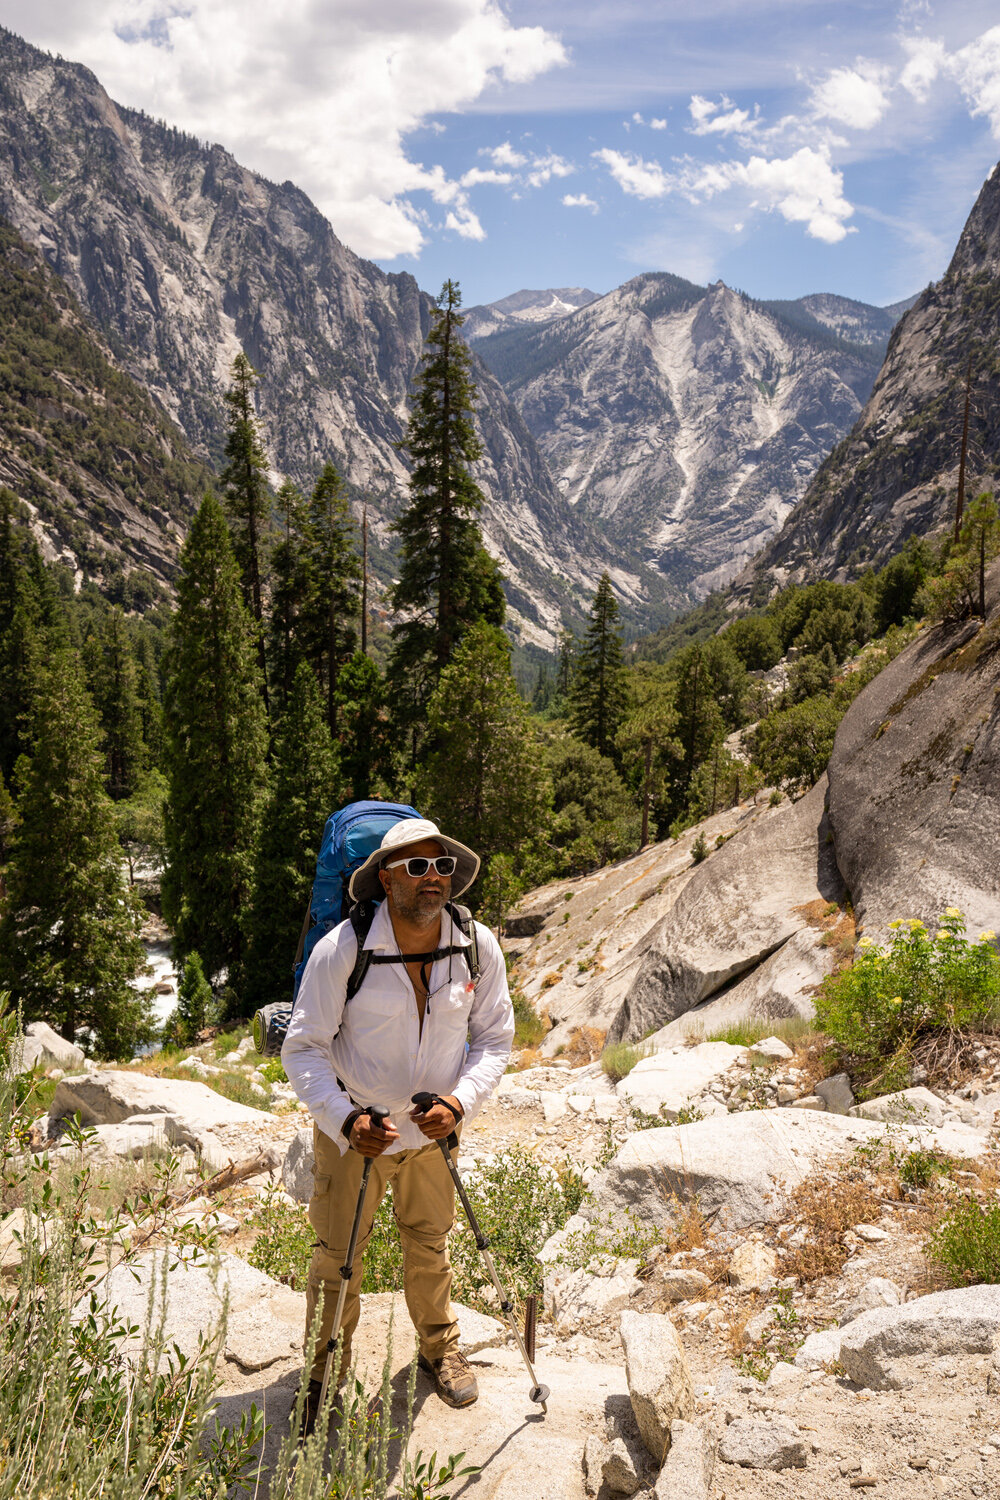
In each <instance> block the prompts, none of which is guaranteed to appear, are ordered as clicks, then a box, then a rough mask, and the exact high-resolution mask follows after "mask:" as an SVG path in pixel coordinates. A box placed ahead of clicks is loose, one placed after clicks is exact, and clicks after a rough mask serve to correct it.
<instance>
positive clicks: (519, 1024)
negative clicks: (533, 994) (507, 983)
mask: <svg viewBox="0 0 1000 1500" xmlns="http://www.w3.org/2000/svg"><path fill="white" fill-rule="evenodd" d="M510 998H511V1003H512V1004H513V1006H514V1047H515V1049H517V1050H520V1049H521V1048H524V1047H537V1046H538V1043H539V1042H540V1041H541V1040H542V1037H543V1036H544V1035H545V1022H544V1021H543V1020H542V1018H541V1016H540V1015H539V1014H538V1012H537V1011H536V1010H535V1007H534V1006H533V1005H532V1003H531V1001H530V1000H529V999H528V997H527V995H525V994H523V993H522V991H521V990H520V989H519V988H518V987H517V985H516V984H515V985H513V986H512V988H511V992H510Z"/></svg>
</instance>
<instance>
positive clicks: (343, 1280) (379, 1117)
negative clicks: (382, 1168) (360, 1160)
mask: <svg viewBox="0 0 1000 1500" xmlns="http://www.w3.org/2000/svg"><path fill="white" fill-rule="evenodd" d="M365 1113H366V1114H367V1115H368V1117H369V1119H370V1120H371V1122H372V1124H373V1125H374V1126H375V1128H376V1129H377V1130H381V1129H382V1121H383V1120H386V1119H388V1116H389V1111H388V1110H387V1109H382V1108H380V1107H379V1106H378V1105H377V1104H376V1105H373V1106H372V1108H371V1109H369V1110H366V1111H365ZM374 1160H375V1158H374V1156H366V1157H365V1166H364V1171H363V1172H362V1173H361V1187H360V1188H359V1190H358V1206H357V1208H356V1209H355V1210H354V1223H353V1224H352V1225H351V1238H350V1240H349V1241H348V1244H347V1259H346V1261H345V1262H344V1264H343V1265H342V1266H341V1268H340V1292H339V1294H338V1296H337V1310H336V1312H335V1313H334V1315H333V1331H332V1333H331V1334H330V1337H329V1339H328V1340H327V1345H326V1364H325V1365H324V1366H323V1384H322V1386H321V1387H320V1393H319V1408H318V1409H319V1411H322V1410H323V1403H324V1402H325V1400H326V1393H327V1389H328V1387H329V1385H330V1374H331V1371H332V1370H333V1356H334V1354H335V1353H336V1350H337V1335H338V1334H339V1333H340V1320H341V1318H342V1317H343V1316H344V1303H345V1302H346V1301H347V1288H348V1286H349V1284H350V1280H351V1277H352V1276H353V1275H354V1252H355V1250H356V1249H357V1245H358V1233H359V1231H360V1229H361V1215H362V1213H363V1212H364V1207H365V1193H366V1192H367V1190H368V1179H369V1177H370V1176H371V1170H372V1162H373V1161H374Z"/></svg>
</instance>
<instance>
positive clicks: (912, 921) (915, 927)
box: [906, 917, 925, 932]
mask: <svg viewBox="0 0 1000 1500" xmlns="http://www.w3.org/2000/svg"><path fill="white" fill-rule="evenodd" d="M906 925H907V927H908V928H909V929H910V931H911V932H923V931H924V930H925V929H924V924H923V922H921V920H920V918H919V917H910V918H909V919H908V921H907V923H906Z"/></svg>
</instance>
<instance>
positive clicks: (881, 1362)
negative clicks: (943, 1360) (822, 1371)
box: [840, 1284, 1000, 1391]
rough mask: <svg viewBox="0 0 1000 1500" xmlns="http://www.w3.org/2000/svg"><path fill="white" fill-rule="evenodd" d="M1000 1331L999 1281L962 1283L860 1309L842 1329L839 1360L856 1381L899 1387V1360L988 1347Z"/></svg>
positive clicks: (882, 1388)
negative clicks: (892, 1304)
mask: <svg viewBox="0 0 1000 1500" xmlns="http://www.w3.org/2000/svg"><path fill="white" fill-rule="evenodd" d="M998 1336H1000V1285H992V1284H987V1285H982V1286H968V1287H958V1288H956V1289H954V1290H952V1291H947V1292H931V1293H930V1294H929V1295H928V1296H926V1297H917V1298H916V1299H915V1300H914V1301H913V1302H905V1303H903V1305H902V1306H901V1307H879V1308H874V1309H872V1311H871V1312H866V1313H862V1314H861V1316H860V1318H855V1320H854V1322H853V1323H849V1324H848V1325H847V1326H846V1327H845V1328H842V1329H841V1330H840V1362H841V1364H842V1365H843V1366H844V1369H845V1370H846V1372H847V1374H848V1375H849V1376H850V1378H851V1379H852V1380H853V1381H854V1382H855V1383H856V1384H857V1385H863V1386H868V1387H869V1388H870V1389H872V1390H878V1391H891V1390H900V1389H901V1388H902V1387H903V1384H904V1381H903V1379H902V1378H901V1377H900V1376H898V1375H897V1374H896V1373H895V1371H894V1369H893V1366H894V1362H895V1361H896V1360H898V1359H904V1358H907V1357H912V1356H915V1355H921V1354H922V1355H927V1356H930V1357H931V1358H940V1357H941V1356H942V1355H949V1354H960V1355H965V1354H985V1353H990V1352H991V1351H992V1349H993V1347H994V1341H995V1340H996V1339H997V1338H998Z"/></svg>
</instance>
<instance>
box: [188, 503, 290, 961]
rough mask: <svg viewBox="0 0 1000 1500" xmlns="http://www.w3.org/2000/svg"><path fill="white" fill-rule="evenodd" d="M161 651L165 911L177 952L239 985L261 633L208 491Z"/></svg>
mask: <svg viewBox="0 0 1000 1500" xmlns="http://www.w3.org/2000/svg"><path fill="white" fill-rule="evenodd" d="M180 562H181V571H180V578H179V580H178V585H177V611H176V613H175V615H174V618H173V622H172V625H171V635H170V643H169V646H168V648H167V652H166V656H165V662H164V665H165V668H166V689H165V693H164V725H163V727H164V769H165V771H166V774H167V781H168V785H169V793H168V797H167V805H166V808H165V837H166V844H167V868H166V871H165V874H164V879H163V911H164V916H165V917H166V919H167V921H168V922H169V923H170V924H171V926H172V927H173V929H174V944H175V951H176V952H177V953H178V955H179V957H180V958H181V959H183V958H185V957H186V955H187V954H188V953H190V952H192V951H193V950H197V952H198V953H200V955H201V958H202V962H203V964H204V967H205V972H206V974H207V975H208V977H209V979H210V980H212V981H213V982H214V981H215V980H217V979H218V977H219V976H220V974H221V972H222V970H226V971H227V972H228V978H229V983H230V985H231V986H238V984H239V983H240V982H241V980H242V972H241V965H242V963H243V960H244V956H245V942H244V936H243V929H242V927H241V923H240V917H241V913H242V912H243V911H244V909H245V907H246V905H247V903H248V901H249V897H250V891H251V886H252V879H253V858H254V848H255V844H256V839H257V833H258V829H259V826H260V814H261V808H262V803H263V798H264V794H265V790H266V785H267V771H266V759H265V757H266V753H267V730H266V722H265V716H264V709H263V706H262V703H261V699H260V693H259V689H258V683H259V678H258V670H257V665H256V660H255V657H256V631H255V629H254V624H253V621H252V619H251V617H250V615H249V614H248V613H247V610H246V609H245V607H244V605H243V600H242V598H241V593H240V582H239V570H238V568H237V566H236V561H235V558H234V556H233V550H232V546H231V544H230V540H229V532H228V529H227V527H226V521H225V517H224V516H223V513H222V509H221V506H220V505H219V502H218V500H217V499H216V498H215V496H214V495H213V494H212V493H211V492H209V493H208V494H207V495H206V496H205V499H204V500H203V502H202V504H201V507H200V509H199V511H198V514H197V515H196V516H195V518H194V521H193V522H192V525H191V529H190V531H189V532H188V537H187V540H186V542H185V543H184V546H183V548H182V549H181V559H180Z"/></svg>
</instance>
